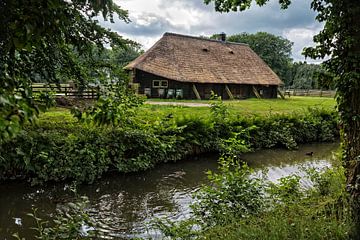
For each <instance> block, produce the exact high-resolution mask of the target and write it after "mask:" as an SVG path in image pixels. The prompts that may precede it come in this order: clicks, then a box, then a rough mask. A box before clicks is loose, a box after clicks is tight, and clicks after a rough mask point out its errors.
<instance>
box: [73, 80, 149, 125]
mask: <svg viewBox="0 0 360 240" xmlns="http://www.w3.org/2000/svg"><path fill="white" fill-rule="evenodd" d="M102 92H103V94H102V95H101V96H100V97H99V99H98V100H97V101H96V103H95V104H94V105H92V106H89V107H88V108H86V109H85V110H84V111H81V110H79V109H78V108H74V109H73V110H72V112H73V114H74V116H75V117H77V118H78V119H79V120H80V121H81V122H86V123H94V124H96V125H98V126H103V125H112V126H118V125H121V124H123V125H129V124H131V121H132V118H131V117H133V116H134V115H135V110H136V107H138V106H139V105H141V104H142V103H143V101H144V100H143V99H141V98H140V97H138V96H136V95H135V93H133V92H131V91H130V90H129V89H128V87H127V84H124V83H123V82H117V83H110V84H108V85H104V86H103V90H102Z"/></svg>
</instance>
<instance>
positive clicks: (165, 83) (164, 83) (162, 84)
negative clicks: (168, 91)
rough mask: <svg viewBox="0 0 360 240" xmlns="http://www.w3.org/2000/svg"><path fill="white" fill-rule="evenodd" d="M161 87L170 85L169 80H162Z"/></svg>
mask: <svg viewBox="0 0 360 240" xmlns="http://www.w3.org/2000/svg"><path fill="white" fill-rule="evenodd" d="M161 87H163V88H167V87H168V81H167V80H161Z"/></svg>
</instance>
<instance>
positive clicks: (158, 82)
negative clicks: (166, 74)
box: [153, 80, 160, 88]
mask: <svg viewBox="0 0 360 240" xmlns="http://www.w3.org/2000/svg"><path fill="white" fill-rule="evenodd" d="M153 87H154V88H158V87H160V80H153Z"/></svg>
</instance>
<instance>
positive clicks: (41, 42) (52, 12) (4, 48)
mask: <svg viewBox="0 0 360 240" xmlns="http://www.w3.org/2000/svg"><path fill="white" fill-rule="evenodd" d="M100 14H101V15H102V17H103V18H104V19H105V20H110V21H111V22H113V21H114V16H117V17H119V18H120V19H121V20H123V21H125V22H128V21H129V19H128V15H127V11H125V10H123V9H121V8H120V7H119V6H117V5H116V4H114V3H113V1H111V0H72V1H67V0H16V1H14V0H2V1H0V23H1V28H0V80H1V81H0V139H1V140H3V139H7V138H9V137H11V136H12V135H14V134H16V132H18V130H19V129H20V128H21V126H22V125H23V124H24V123H26V122H27V121H30V122H32V121H33V120H34V118H35V117H36V116H37V115H38V114H39V111H40V110H41V109H40V108H39V105H38V104H37V102H36V101H34V98H33V94H32V91H31V83H32V82H33V81H35V80H36V79H43V80H45V81H46V82H53V83H54V82H55V83H58V82H60V81H61V79H66V78H67V79H74V80H76V81H78V82H80V83H81V84H84V83H85V82H86V79H87V76H88V71H86V66H84V64H82V61H81V60H84V59H85V60H86V59H91V58H92V49H93V46H94V45H96V46H97V47H98V48H99V49H101V48H103V46H104V44H108V45H110V46H119V47H125V46H126V45H129V44H132V42H130V41H128V40H125V39H123V38H122V37H121V36H119V35H118V34H117V33H115V32H112V31H110V30H108V29H105V28H103V27H101V26H100V25H99V24H98V20H97V19H96V18H95V17H96V16H97V15H100ZM83 62H84V61H83Z"/></svg>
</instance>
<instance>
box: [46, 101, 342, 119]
mask: <svg viewBox="0 0 360 240" xmlns="http://www.w3.org/2000/svg"><path fill="white" fill-rule="evenodd" d="M150 101H163V100H160V99H151V100H150ZM168 101H169V100H168ZM171 101H176V100H171ZM180 102H194V103H211V101H208V100H203V101H201V100H181V101H180ZM224 102H225V104H226V105H227V106H228V108H229V110H230V113H231V114H234V115H253V114H260V115H266V114H270V113H285V114H286V113H292V112H303V111H305V110H306V109H307V108H309V107H318V108H325V109H334V108H335V100H334V99H332V98H321V97H291V98H286V99H285V100H283V99H256V98H251V99H246V100H234V101H224ZM209 113H210V108H209V107H186V106H167V105H150V104H146V103H145V104H144V105H143V106H141V107H139V109H138V111H137V116H138V118H140V119H143V120H145V121H152V120H155V119H158V118H163V117H165V116H167V115H169V114H172V115H173V116H174V117H181V116H194V115H196V116H199V117H206V116H207V115H208V114H209ZM41 118H42V119H48V120H52V121H71V120H72V117H71V114H70V111H69V110H67V109H64V108H53V109H51V110H50V111H49V112H47V113H45V114H42V116H41Z"/></svg>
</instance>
